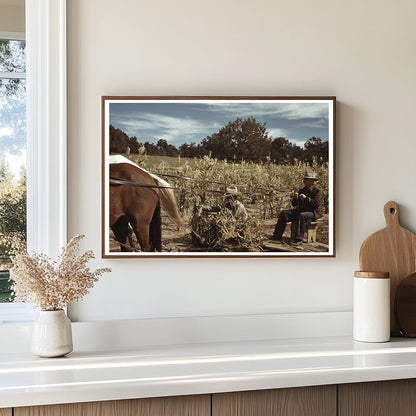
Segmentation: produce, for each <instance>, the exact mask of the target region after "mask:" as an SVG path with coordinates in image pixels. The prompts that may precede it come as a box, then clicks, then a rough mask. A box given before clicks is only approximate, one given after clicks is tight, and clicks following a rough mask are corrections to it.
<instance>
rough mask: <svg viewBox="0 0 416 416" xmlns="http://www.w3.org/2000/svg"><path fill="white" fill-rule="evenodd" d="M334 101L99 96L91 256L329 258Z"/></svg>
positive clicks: (332, 251)
mask: <svg viewBox="0 0 416 416" xmlns="http://www.w3.org/2000/svg"><path fill="white" fill-rule="evenodd" d="M335 103H336V100H335V97H102V146H103V147H102V175H103V187H102V195H103V203H102V224H103V225H102V226H103V230H102V249H103V253H102V254H103V257H126V258H131V257H179V256H189V257H223V256H225V257H253V256H254V257H292V256H294V257H308V256H316V257H334V256H335V244H334V236H335V229H334V227H335V224H334V176H335V160H334V155H335Z"/></svg>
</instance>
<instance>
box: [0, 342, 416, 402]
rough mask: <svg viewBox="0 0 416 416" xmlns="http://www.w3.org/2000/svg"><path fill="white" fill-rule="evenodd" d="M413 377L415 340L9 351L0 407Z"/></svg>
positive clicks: (0, 380) (1, 373)
mask: <svg viewBox="0 0 416 416" xmlns="http://www.w3.org/2000/svg"><path fill="white" fill-rule="evenodd" d="M115 335H116V334H108V336H109V337H112V336H115ZM414 377H416V340H413V339H404V338H396V339H393V340H392V341H391V342H388V343H381V344H364V343H358V342H354V341H353V340H351V338H350V337H332V338H309V339H289V340H283V339H280V340H267V341H234V342H211V343H203V344H186V345H164V346H149V345H142V346H138V347H137V348H132V347H128V348H125V349H121V348H120V349H116V350H105V349H102V350H94V351H92V350H90V351H88V350H85V351H75V352H74V353H72V354H70V355H69V356H68V357H66V358H59V359H40V358H36V357H34V356H32V355H31V354H30V353H24V352H20V353H13V352H8V353H3V354H0V408H2V407H12V406H28V405H39V404H54V403H69V402H86V401H101V400H114V399H132V398H143V397H157V396H172V395H187V394H203V393H217V392H227V391H242V390H257V389H273V388H283V387H298V386H307V385H324V384H339V383H353V382H363V381H377V380H390V379H404V378H414Z"/></svg>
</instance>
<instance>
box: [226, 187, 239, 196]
mask: <svg viewBox="0 0 416 416" xmlns="http://www.w3.org/2000/svg"><path fill="white" fill-rule="evenodd" d="M237 195H238V189H237V187H236V186H235V185H230V186H227V190H226V192H225V195H224V196H237Z"/></svg>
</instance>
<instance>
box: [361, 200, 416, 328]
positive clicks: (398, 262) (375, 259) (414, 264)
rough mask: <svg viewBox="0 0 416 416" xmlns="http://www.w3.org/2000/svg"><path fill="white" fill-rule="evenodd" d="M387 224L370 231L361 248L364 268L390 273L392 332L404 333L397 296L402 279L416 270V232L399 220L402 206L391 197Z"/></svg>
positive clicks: (362, 268) (385, 208)
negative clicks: (397, 314)
mask: <svg viewBox="0 0 416 416" xmlns="http://www.w3.org/2000/svg"><path fill="white" fill-rule="evenodd" d="M384 217H385V218H386V228H383V229H382V230H380V231H377V232H375V233H374V234H372V235H370V236H369V237H368V238H367V239H366V240H365V241H364V242H363V244H362V246H361V250H360V269H361V270H362V271H368V272H369V271H381V272H389V273H390V281H391V290H390V307H391V309H390V322H391V334H392V335H393V336H397V335H400V331H399V327H398V325H397V323H396V322H395V319H394V298H395V295H396V289H397V286H398V285H399V283H400V281H401V280H402V279H404V278H405V277H406V276H408V275H409V274H411V273H413V272H415V271H416V235H415V234H413V233H412V232H411V231H409V230H406V229H405V228H403V227H402V226H401V225H400V222H399V206H398V205H397V203H396V202H393V201H390V202H387V204H386V205H384Z"/></svg>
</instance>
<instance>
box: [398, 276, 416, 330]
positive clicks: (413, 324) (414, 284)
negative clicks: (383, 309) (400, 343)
mask: <svg viewBox="0 0 416 416" xmlns="http://www.w3.org/2000/svg"><path fill="white" fill-rule="evenodd" d="M394 316H395V318H396V323H397V325H398V326H399V328H400V332H401V333H402V334H403V335H405V336H406V337H413V338H414V337H416V273H412V274H411V275H409V276H407V277H406V278H404V279H403V280H401V281H400V283H399V285H398V286H397V289H396V299H395V301H394Z"/></svg>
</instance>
